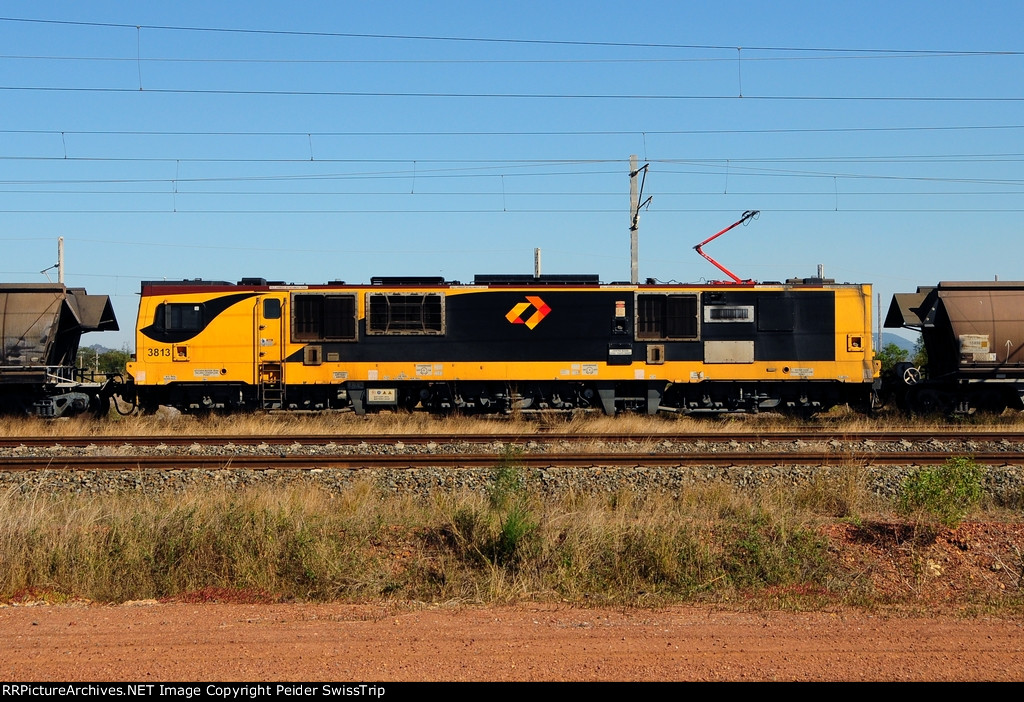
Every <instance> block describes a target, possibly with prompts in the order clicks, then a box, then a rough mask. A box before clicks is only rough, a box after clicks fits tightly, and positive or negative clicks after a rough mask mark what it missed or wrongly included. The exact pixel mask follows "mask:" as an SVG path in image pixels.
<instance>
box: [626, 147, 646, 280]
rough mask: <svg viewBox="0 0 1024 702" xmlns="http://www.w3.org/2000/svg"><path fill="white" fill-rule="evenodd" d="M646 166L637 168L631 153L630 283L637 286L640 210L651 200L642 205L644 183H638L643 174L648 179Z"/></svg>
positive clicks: (635, 160) (635, 159) (634, 156)
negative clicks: (638, 178)
mask: <svg viewBox="0 0 1024 702" xmlns="http://www.w3.org/2000/svg"><path fill="white" fill-rule="evenodd" d="M648 165H649V164H644V165H643V168H638V167H637V155H636V153H631V155H630V282H632V283H633V284H634V286H635V284H637V282H638V281H639V280H640V272H639V270H638V260H639V258H640V254H639V252H638V250H639V248H640V245H639V243H638V240H637V239H638V235H639V232H640V208H642V207H647V206H648V205H650V201H651V199H650V198H648V199H647V200H645V201H644V202H643V203H642V204H641V203H640V198H641V196H642V195H643V181H640V182H637V177H638V176H639V175H640V173H643V175H644V179H646V178H647V166H648Z"/></svg>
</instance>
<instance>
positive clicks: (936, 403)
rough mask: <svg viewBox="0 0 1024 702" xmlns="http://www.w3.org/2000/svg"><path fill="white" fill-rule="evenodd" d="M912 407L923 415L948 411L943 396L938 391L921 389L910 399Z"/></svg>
mask: <svg viewBox="0 0 1024 702" xmlns="http://www.w3.org/2000/svg"><path fill="white" fill-rule="evenodd" d="M910 407H911V409H913V411H914V412H917V413H918V414H922V415H928V414H939V413H942V412H945V411H946V410H947V404H946V401H945V398H944V397H943V395H942V394H941V393H940V392H938V391H937V390H931V389H927V388H921V389H919V390H918V391H917V392H915V393H913V395H912V396H911V397H910Z"/></svg>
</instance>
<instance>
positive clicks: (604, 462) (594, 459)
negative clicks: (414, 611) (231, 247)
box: [0, 451, 1024, 471]
mask: <svg viewBox="0 0 1024 702" xmlns="http://www.w3.org/2000/svg"><path fill="white" fill-rule="evenodd" d="M949 457H950V454H949V453H948V452H944V451H896V452H887V453H869V452H864V453H852V452H821V451H817V452H766V453H740V452H730V453H708V452H701V453H685V454H677V453H625V452H624V453H578V454H570V453H565V454H550V453H537V454H521V455H518V456H516V457H515V459H514V464H515V465H517V466H522V467H524V468H554V467H566V468H597V467H637V468H658V467H701V466H737V467H741V466H742V467H750V466H843V465H850V464H859V465H877V466H902V465H907V466H912V465H938V464H941V463H944V462H945V461H947V460H948V459H949ZM971 458H972V459H973V460H974V461H975V462H977V463H979V464H983V465H989V466H1007V465H1011V466H1019V465H1024V452H1021V451H1005V452H1001V451H991V452H979V453H974V454H972V455H971ZM503 460H504V459H503V457H502V456H499V455H495V454H493V453H490V454H463V455H457V454H455V455H453V454H387V455H331V456H291V455H279V456H266V455H264V456H253V455H240V456H194V455H188V456H54V457H38V456H30V457H8V458H3V459H0V471H46V470H61V471H83V470H88V471H97V470H100V471H133V470H161V471H168V470H317V469H321V470H322V469H384V468H390V469H412V468H450V469H459V468H486V467H495V466H497V465H499V464H500V463H502V461H503Z"/></svg>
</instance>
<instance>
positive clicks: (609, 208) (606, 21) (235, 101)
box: [0, 0, 1024, 346]
mask: <svg viewBox="0 0 1024 702" xmlns="http://www.w3.org/2000/svg"><path fill="white" fill-rule="evenodd" d="M23 20H31V21H23ZM1021 26H1024V5H1022V4H1020V3H1018V2H1009V1H1007V2H978V3H970V4H968V3H954V2H935V1H934V0H933V1H932V2H897V3H892V2H857V3H823V2H771V3H769V2H728V1H726V2H719V3H714V4H712V3H696V2H674V3H668V2H665V3H661V2H653V3H639V4H638V3H633V4H630V3H621V2H614V3H613V2H607V3H604V2H585V3H584V2H578V3H577V2H565V3H550V2H546V3H531V2H516V3H480V2H465V3H454V2H431V3H416V2H378V3H354V2H353V3H349V2H335V3H324V2H318V3H303V2H293V3H287V4H285V3H277V2H274V3H271V2H246V3H233V2H212V3H211V2H206V3H195V2H190V1H181V2H178V3H174V4H170V3H167V4H155V3H145V4H144V3H134V2H133V3H127V2H125V3H117V2H99V3H80V2H53V3H37V2H16V1H15V2H6V3H4V4H3V6H2V8H0V101H2V109H0V242H2V245H3V246H4V250H5V251H6V252H7V254H6V255H5V256H4V257H3V260H2V262H0V280H2V281H4V282H15V281H18V282H22V281H31V282H35V281H45V280H46V276H45V275H43V274H41V273H40V271H41V270H42V269H44V268H47V267H48V266H50V265H52V264H53V263H55V261H56V241H57V237H58V236H63V237H64V240H65V252H66V282H67V283H68V284H69V285H75V286H84V287H86V288H87V289H88V290H89V291H90V292H93V293H104V294H109V295H111V296H112V298H113V303H114V307H115V310H116V312H117V315H118V318H119V320H120V322H121V326H122V330H123V331H122V332H121V333H120V334H113V335H93V336H92V337H86V340H85V343H104V344H105V345H108V346H121V345H122V344H123V343H126V342H127V343H128V344H129V346H131V345H132V344H133V339H132V334H131V331H130V330H131V329H132V327H133V325H134V318H135V306H136V304H137V292H138V288H139V282H140V281H141V280H148V279H161V278H166V279H182V278H199V277H201V278H208V279H220V280H229V281H237V280H239V279H240V278H242V277H247V276H257V277H265V278H268V279H273V280H284V281H287V282H295V283H319V282H326V281H327V280H345V281H348V282H366V281H368V280H369V278H370V277H371V276H373V275H442V276H444V277H445V278H447V279H455V280H462V281H469V280H471V279H472V277H473V275H474V274H476V273H530V272H532V271H533V250H534V248H538V247H539V248H540V249H541V250H542V257H543V271H544V272H545V273H597V274H599V275H600V276H601V278H602V280H604V281H606V282H611V281H617V280H628V278H629V236H628V209H629V179H628V174H627V171H628V159H629V155H630V154H637V155H638V156H639V158H640V162H641V163H648V164H649V171H648V174H647V178H646V183H645V189H644V197H645V198H646V197H651V203H650V206H649V208H648V209H646V210H645V211H643V212H642V214H641V218H640V276H641V278H648V277H650V278H656V279H658V280H662V281H681V282H696V281H702V280H714V279H720V278H721V277H722V275H721V274H720V273H719V272H718V271H717V270H716V269H714V268H713V267H712V266H711V265H710V264H708V263H707V262H706V261H704V260H703V259H701V258H699V257H698V256H697V254H696V253H695V252H694V251H693V248H692V247H693V246H694V245H695V244H697V243H699V242H700V241H702V240H703V239H705V238H707V237H709V236H711V235H712V234H714V233H715V232H717V231H718V230H720V229H722V228H724V227H725V226H727V225H729V224H730V223H732V222H733V221H735V220H736V219H738V218H739V216H740V215H741V214H742V213H743V211H745V210H749V209H756V210H760V212H761V215H760V217H759V219H757V220H756V221H754V222H751V223H750V224H749V225H748V226H746V227H741V228H737V229H736V230H733V231H732V232H730V234H728V235H726V236H724V237H722V238H721V239H718V240H716V241H715V242H714V243H712V244H709V245H708V247H707V252H708V253H709V254H711V255H712V256H713V257H715V258H716V259H718V260H719V261H721V262H722V263H724V264H725V265H726V266H728V267H729V268H730V269H732V270H733V271H734V272H736V274H737V275H739V276H740V277H743V278H754V279H757V280H781V279H785V278H788V277H793V276H810V275H813V274H814V273H815V270H816V266H817V264H819V263H820V264H823V265H824V266H825V272H826V275H828V276H830V277H834V278H836V279H838V280H840V281H849V282H869V283H873V284H874V285H875V291H876V293H879V294H880V295H881V296H882V306H883V308H886V307H887V306H888V301H889V298H890V297H891V295H892V293H894V292H904V291H912V290H914V289H915V288H916V287H917V286H918V285H928V284H934V283H935V282H937V281H939V280H967V279H985V280H987V279H992V278H993V276H999V278H1000V279H1001V280H1012V279H1016V280H1020V279H1024V271H1022V270H1021V267H1022V265H1024V264H1022V262H1024V237H1022V233H1024V227H1022V225H1021V215H1022V214H1024V168H1022V159H1024V90H1022V88H1024V36H1022V34H1021V32H1020V27H1021ZM49 275H50V277H51V279H55V273H54V272H52V271H50V272H49ZM883 311H884V310H883ZM101 336H102V337H103V338H101Z"/></svg>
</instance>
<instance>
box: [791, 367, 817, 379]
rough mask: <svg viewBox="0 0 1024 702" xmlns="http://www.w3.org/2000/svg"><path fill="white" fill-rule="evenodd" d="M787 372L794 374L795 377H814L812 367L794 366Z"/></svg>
mask: <svg viewBox="0 0 1024 702" xmlns="http://www.w3.org/2000/svg"><path fill="white" fill-rule="evenodd" d="M789 374H790V375H795V376H796V377H797V378H813V377H814V369H813V368H794V369H792V370H791V371H789Z"/></svg>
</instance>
